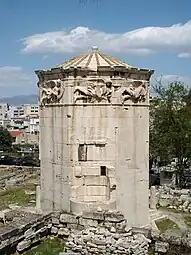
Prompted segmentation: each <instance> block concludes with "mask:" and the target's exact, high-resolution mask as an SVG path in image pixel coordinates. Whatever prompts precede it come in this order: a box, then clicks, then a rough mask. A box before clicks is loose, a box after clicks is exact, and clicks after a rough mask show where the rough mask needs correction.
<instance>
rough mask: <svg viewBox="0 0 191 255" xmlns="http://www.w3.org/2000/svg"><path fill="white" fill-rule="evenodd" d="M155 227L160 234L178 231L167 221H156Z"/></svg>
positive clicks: (170, 221) (175, 225)
mask: <svg viewBox="0 0 191 255" xmlns="http://www.w3.org/2000/svg"><path fill="white" fill-rule="evenodd" d="M156 225H157V227H158V229H159V230H160V231H161V232H162V233H164V232H166V231H167V230H168V229H179V227H178V225H177V224H176V223H175V222H174V221H172V220H169V219H165V220H159V221H156Z"/></svg>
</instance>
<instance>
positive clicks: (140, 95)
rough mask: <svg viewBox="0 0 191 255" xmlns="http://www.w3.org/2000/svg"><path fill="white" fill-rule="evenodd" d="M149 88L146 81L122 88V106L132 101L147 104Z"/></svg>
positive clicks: (135, 82)
mask: <svg viewBox="0 0 191 255" xmlns="http://www.w3.org/2000/svg"><path fill="white" fill-rule="evenodd" d="M147 91H148V86H147V83H146V82H144V81H134V82H132V83H130V84H129V85H128V86H124V87H123V88H122V93H121V96H122V100H121V101H122V104H124V103H125V101H127V100H130V101H132V102H133V103H139V102H145V101H146V98H147Z"/></svg>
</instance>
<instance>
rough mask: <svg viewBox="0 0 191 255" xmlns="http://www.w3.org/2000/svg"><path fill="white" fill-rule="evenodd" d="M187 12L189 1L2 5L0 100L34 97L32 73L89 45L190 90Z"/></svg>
mask: <svg viewBox="0 0 191 255" xmlns="http://www.w3.org/2000/svg"><path fill="white" fill-rule="evenodd" d="M83 2H86V4H84V3H83ZM190 10H191V1H189V0H181V1H180V0H168V1H167V0H154V1H153V0H145V1H143V0H133V1H132V0H33V1H27V0H1V3H0V32H1V37H0V38H1V39H0V97H3V96H13V95H23V94H32V93H36V77H35V75H34V70H36V69H46V68H50V67H54V66H55V65H57V64H59V63H62V62H64V61H65V60H67V59H68V58H71V57H74V56H75V55H77V54H81V53H86V52H87V51H89V50H91V46H93V45H97V46H98V47H99V49H100V51H102V52H104V53H109V54H112V55H114V56H115V57H118V58H120V59H121V60H123V61H125V62H127V63H129V64H130V65H133V66H136V67H140V68H150V69H155V76H154V78H156V77H160V76H161V75H162V76H163V77H164V80H165V81H169V80H176V79H179V80H181V81H183V82H185V83H186V84H188V85H190V84H191V12H190Z"/></svg>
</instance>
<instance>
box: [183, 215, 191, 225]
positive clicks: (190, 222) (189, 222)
mask: <svg viewBox="0 0 191 255" xmlns="http://www.w3.org/2000/svg"><path fill="white" fill-rule="evenodd" d="M184 222H185V224H186V226H187V227H188V228H191V216H189V215H185V216H184Z"/></svg>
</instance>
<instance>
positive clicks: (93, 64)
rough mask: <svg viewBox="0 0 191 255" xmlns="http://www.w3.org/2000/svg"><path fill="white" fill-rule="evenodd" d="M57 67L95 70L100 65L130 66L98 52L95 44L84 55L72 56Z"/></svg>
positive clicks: (110, 66) (108, 66) (128, 67)
mask: <svg viewBox="0 0 191 255" xmlns="http://www.w3.org/2000/svg"><path fill="white" fill-rule="evenodd" d="M57 67H58V68H62V69H64V70H67V69H71V68H81V69H84V68H85V69H89V70H92V71H97V70H98V69H99V68H100V67H106V68H116V67H119V68H125V69H131V68H133V67H132V66H130V65H128V64H126V63H124V62H122V61H120V60H118V59H116V58H114V57H112V56H108V55H105V54H103V53H101V52H99V50H98V48H97V47H96V46H94V47H92V52H90V53H89V54H86V55H82V56H77V57H75V58H72V59H70V60H68V61H66V62H64V63H62V64H60V65H58V66H57Z"/></svg>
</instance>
